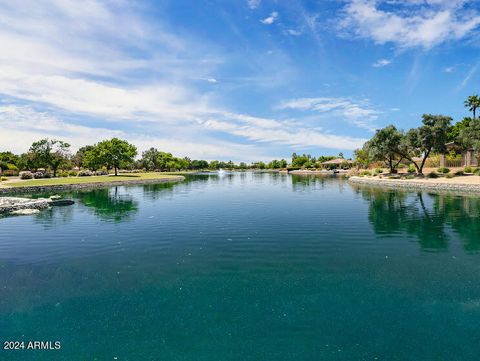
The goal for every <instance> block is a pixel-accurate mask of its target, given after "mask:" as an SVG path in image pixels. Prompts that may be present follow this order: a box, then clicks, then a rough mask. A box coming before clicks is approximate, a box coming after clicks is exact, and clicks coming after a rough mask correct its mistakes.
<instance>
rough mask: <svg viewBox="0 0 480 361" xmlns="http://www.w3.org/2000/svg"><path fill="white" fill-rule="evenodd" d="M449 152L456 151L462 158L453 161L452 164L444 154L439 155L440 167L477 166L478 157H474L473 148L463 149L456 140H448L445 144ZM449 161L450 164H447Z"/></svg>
mask: <svg viewBox="0 0 480 361" xmlns="http://www.w3.org/2000/svg"><path fill="white" fill-rule="evenodd" d="M445 145H446V146H447V150H448V151H449V152H451V151H453V150H454V151H456V152H457V154H461V155H462V159H461V160H458V161H455V164H453V162H452V161H449V160H448V159H446V156H445V154H441V155H440V167H455V166H457V167H477V166H478V159H477V158H476V157H475V152H474V150H473V149H464V148H463V147H462V146H461V145H460V144H458V143H456V142H450V143H447V144H445ZM449 163H450V164H449Z"/></svg>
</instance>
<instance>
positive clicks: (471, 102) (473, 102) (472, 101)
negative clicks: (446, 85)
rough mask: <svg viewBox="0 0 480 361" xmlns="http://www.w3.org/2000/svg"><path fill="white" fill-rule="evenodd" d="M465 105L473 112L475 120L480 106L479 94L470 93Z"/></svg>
mask: <svg viewBox="0 0 480 361" xmlns="http://www.w3.org/2000/svg"><path fill="white" fill-rule="evenodd" d="M464 105H465V107H466V108H468V110H469V111H471V112H472V113H473V120H475V113H476V111H477V109H478V108H479V107H480V98H479V97H478V95H470V96H469V97H468V98H467V100H465V102H464Z"/></svg>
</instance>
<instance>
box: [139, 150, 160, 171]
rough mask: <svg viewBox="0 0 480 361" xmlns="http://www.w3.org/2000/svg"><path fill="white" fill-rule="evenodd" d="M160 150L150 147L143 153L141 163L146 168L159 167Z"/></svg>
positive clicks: (154, 168)
mask: <svg viewBox="0 0 480 361" xmlns="http://www.w3.org/2000/svg"><path fill="white" fill-rule="evenodd" d="M159 160H160V152H159V151H158V150H157V149H156V148H153V147H152V148H150V149H148V150H146V151H144V152H143V153H142V158H141V159H140V164H141V166H142V167H143V168H145V169H146V170H157V169H159V168H160V167H159Z"/></svg>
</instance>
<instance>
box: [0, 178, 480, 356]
mask: <svg viewBox="0 0 480 361" xmlns="http://www.w3.org/2000/svg"><path fill="white" fill-rule="evenodd" d="M65 197H67V198H72V199H74V200H75V202H76V203H75V205H74V206H70V207H55V208H52V209H51V210H47V211H44V212H41V213H40V214H37V215H34V216H23V217H9V218H3V219H0V340H1V341H2V343H3V341H25V342H27V341H36V340H38V341H60V342H61V349H60V350H23V351H4V350H1V351H0V360H7V361H9V360H22V361H24V360H27V361H28V360H48V361H52V360H68V361H76V360H79V361H87V360H88V361H89V360H118V361H123V360H131V361H137V360H140V361H143V360H185V361H186V360H205V361H214V360H239V361H247V360H252V361H253V360H389V361H390V360H448V361H451V360H462V361H463V360H478V359H479V357H480V356H479V355H480V332H479V331H480V254H479V250H480V218H479V216H480V199H479V198H475V197H460V196H454V195H434V194H428V193H416V192H410V193H408V192H395V191H388V190H385V191H384V190H379V189H375V188H371V189H369V188H362V187H354V186H353V185H350V184H349V183H348V182H346V181H345V180H343V179H341V178H333V177H314V176H291V175H280V174H255V173H238V174H233V175H226V176H224V177H219V176H216V175H204V176H195V177H189V178H188V179H187V181H185V182H183V183H179V184H175V185H173V184H171V185H166V184H159V185H146V186H129V187H116V188H110V189H96V190H91V191H81V192H69V193H65Z"/></svg>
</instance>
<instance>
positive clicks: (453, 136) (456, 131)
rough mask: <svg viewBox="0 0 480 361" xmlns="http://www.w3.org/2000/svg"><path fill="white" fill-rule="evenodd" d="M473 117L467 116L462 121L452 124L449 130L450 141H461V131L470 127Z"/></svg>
mask: <svg viewBox="0 0 480 361" xmlns="http://www.w3.org/2000/svg"><path fill="white" fill-rule="evenodd" d="M472 121H473V119H472V118H470V117H465V118H463V119H462V120H461V121H459V122H456V123H455V124H454V125H452V126H451V127H450V128H449V129H448V132H447V138H448V141H449V142H458V141H460V138H459V137H460V133H461V131H462V130H464V129H465V128H468V127H469V126H470V124H471V123H472Z"/></svg>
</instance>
